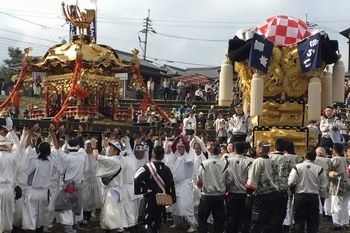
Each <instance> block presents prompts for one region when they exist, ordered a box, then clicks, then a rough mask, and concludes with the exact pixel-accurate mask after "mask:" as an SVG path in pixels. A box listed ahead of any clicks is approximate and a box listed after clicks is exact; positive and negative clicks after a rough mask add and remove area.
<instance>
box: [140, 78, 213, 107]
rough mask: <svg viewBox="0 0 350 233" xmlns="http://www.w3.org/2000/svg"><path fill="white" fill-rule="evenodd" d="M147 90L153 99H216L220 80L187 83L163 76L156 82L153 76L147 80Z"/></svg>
mask: <svg viewBox="0 0 350 233" xmlns="http://www.w3.org/2000/svg"><path fill="white" fill-rule="evenodd" d="M146 86H147V91H148V94H149V95H150V97H151V98H152V99H163V100H177V101H186V102H193V101H215V100H216V99H217V97H216V96H217V94H218V88H219V85H218V82H214V81H211V80H208V81H207V83H206V84H203V85H202V84H199V83H198V84H192V83H188V82H187V83H185V82H184V81H183V80H181V79H180V80H173V79H171V78H163V79H162V80H160V83H156V82H155V81H154V80H153V78H152V77H150V78H149V79H148V80H147V82H146Z"/></svg>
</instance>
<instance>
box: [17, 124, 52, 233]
mask: <svg viewBox="0 0 350 233" xmlns="http://www.w3.org/2000/svg"><path fill="white" fill-rule="evenodd" d="M38 127H39V126H38V125H36V126H35V127H33V128H32V129H30V130H29V134H28V135H27V136H26V139H25V141H24V144H23V149H24V150H25V155H24V156H25V161H26V167H25V169H24V171H25V172H26V174H27V191H26V192H25V195H24V200H25V202H24V203H25V205H24V206H23V222H22V223H23V224H22V229H26V230H27V231H28V232H43V228H44V226H46V227H47V226H48V225H49V224H50V214H49V198H48V197H49V195H50V191H49V189H50V185H51V176H52V172H53V170H54V166H55V165H54V160H52V159H51V157H50V154H51V148H50V147H51V146H50V144H49V143H48V142H41V143H40V144H39V145H38V154H37V153H36V151H35V149H34V148H33V147H32V146H31V141H32V140H31V139H32V136H33V131H35V130H36V129H38Z"/></svg>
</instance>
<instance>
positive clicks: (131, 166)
mask: <svg viewBox="0 0 350 233" xmlns="http://www.w3.org/2000/svg"><path fill="white" fill-rule="evenodd" d="M145 163H147V160H146V156H144V158H143V159H141V160H139V159H137V158H136V157H135V155H134V154H129V155H127V156H125V157H123V165H124V166H123V175H124V176H123V179H124V186H123V194H122V196H123V205H124V209H125V216H126V221H127V227H132V226H135V225H136V224H137V218H138V212H139V206H140V201H141V198H142V197H143V195H135V191H134V176H135V174H136V171H137V170H138V169H139V168H140V167H142V166H143V165H144V164H145Z"/></svg>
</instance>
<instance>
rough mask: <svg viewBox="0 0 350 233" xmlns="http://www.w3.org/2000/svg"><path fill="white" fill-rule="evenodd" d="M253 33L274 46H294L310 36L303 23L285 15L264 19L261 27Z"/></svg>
mask: <svg viewBox="0 0 350 233" xmlns="http://www.w3.org/2000/svg"><path fill="white" fill-rule="evenodd" d="M255 32H256V33H258V34H259V35H263V36H265V37H266V39H268V40H269V41H271V42H273V43H274V44H275V45H289V44H294V43H297V42H298V41H301V40H303V39H304V38H306V37H308V36H310V34H311V33H310V31H309V29H308V26H307V24H306V23H305V22H304V21H302V20H300V19H298V18H294V17H291V16H287V15H277V16H273V17H270V18H268V19H266V21H265V23H264V24H263V25H261V26H259V27H256V28H255Z"/></svg>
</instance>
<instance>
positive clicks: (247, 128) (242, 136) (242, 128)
mask: <svg viewBox="0 0 350 233" xmlns="http://www.w3.org/2000/svg"><path fill="white" fill-rule="evenodd" d="M235 111H236V113H235V114H233V116H232V117H231V118H230V119H229V121H228V133H229V135H230V137H229V141H230V142H237V141H241V142H245V141H249V138H250V134H251V131H252V128H253V126H252V120H251V118H250V116H249V115H248V114H246V113H245V112H243V106H242V104H241V103H239V104H237V105H236V106H235Z"/></svg>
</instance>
